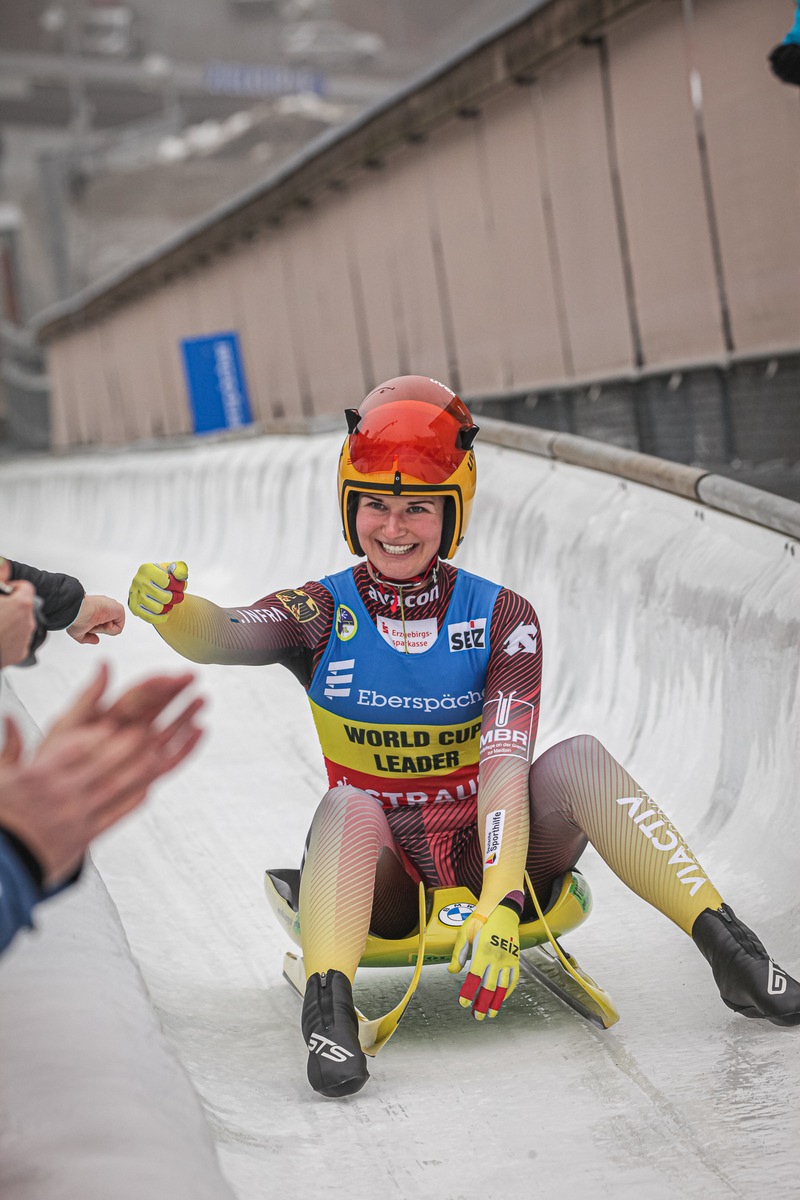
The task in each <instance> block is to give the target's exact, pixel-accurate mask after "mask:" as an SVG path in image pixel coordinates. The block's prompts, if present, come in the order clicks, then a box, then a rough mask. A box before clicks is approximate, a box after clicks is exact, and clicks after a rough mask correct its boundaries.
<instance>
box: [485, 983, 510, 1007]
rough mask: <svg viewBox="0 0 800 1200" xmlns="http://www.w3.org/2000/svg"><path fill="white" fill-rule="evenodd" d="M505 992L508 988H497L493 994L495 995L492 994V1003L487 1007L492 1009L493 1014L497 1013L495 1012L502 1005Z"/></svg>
mask: <svg viewBox="0 0 800 1200" xmlns="http://www.w3.org/2000/svg"><path fill="white" fill-rule="evenodd" d="M507 991H508V988H504V987H499V988H498V989H497V990H496V992H495V994H494V996H493V998H492V1003H491V1004H490V1005H489V1008H491V1009H493V1010H494V1011H495V1012H497V1011H498V1010H499V1008H500V1005H501V1004H502V1003H503V1001H504V1000H505V998H506V992H507Z"/></svg>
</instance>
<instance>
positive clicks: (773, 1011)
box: [692, 904, 800, 1025]
mask: <svg viewBox="0 0 800 1200" xmlns="http://www.w3.org/2000/svg"><path fill="white" fill-rule="evenodd" d="M692 938H693V940H694V942H695V945H696V946H697V947H698V949H699V950H700V953H701V954H702V955H703V957H704V958H706V959H707V960H708V962H709V963H710V964H711V970H712V972H713V974H714V979H715V981H716V984H717V987H718V988H719V992H720V995H721V996H722V999H723V1000H724V1002H725V1003H726V1004H727V1006H728V1008H732V1009H733V1010H734V1012H738V1013H742V1015H743V1016H745V1017H764V1018H766V1020H768V1021H772V1023H773V1024H774V1025H800V983H797V981H796V980H794V979H792V977H791V975H787V974H786V972H785V971H783V970H782V969H781V968H780V967H779V966H777V965H776V964H775V963H774V962H773V961H772V959H771V958H770V956H769V955H768V954H767V952H766V950H765V949H764V947H763V946H762V945H761V942H760V941H759V940H758V938H757V937H756V935H755V934H754V933H753V931H752V929H748V928H747V926H746V925H744V924H742V922H741V921H740V920H739V918H738V917H737V916H736V914H735V913H734V912H733V910H732V909H730V908H729V907H728V905H727V904H723V905H722V906H721V907H720V908H718V909H710V908H707V909H706V910H705V912H702V913H700V916H699V917H698V918H697V919H696V921H695V923H694V925H693V926H692Z"/></svg>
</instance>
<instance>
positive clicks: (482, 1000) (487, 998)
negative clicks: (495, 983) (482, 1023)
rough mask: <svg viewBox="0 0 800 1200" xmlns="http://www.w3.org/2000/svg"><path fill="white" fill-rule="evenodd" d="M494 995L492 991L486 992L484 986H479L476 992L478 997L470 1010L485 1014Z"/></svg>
mask: <svg viewBox="0 0 800 1200" xmlns="http://www.w3.org/2000/svg"><path fill="white" fill-rule="evenodd" d="M494 995H495V993H494V992H487V990H486V988H481V990H480V991H479V992H478V999H477V1000H476V1001H475V1003H474V1004H473V1006H472V1011H473V1012H479V1013H483V1014H484V1015H485V1014H486V1013H487V1012H488V1011H489V1009H490V1008H491V1006H492V1000H493V999H494Z"/></svg>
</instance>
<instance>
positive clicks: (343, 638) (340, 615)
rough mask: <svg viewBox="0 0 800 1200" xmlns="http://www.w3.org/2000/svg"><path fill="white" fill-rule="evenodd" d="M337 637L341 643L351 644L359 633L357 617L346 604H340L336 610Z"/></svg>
mask: <svg viewBox="0 0 800 1200" xmlns="http://www.w3.org/2000/svg"><path fill="white" fill-rule="evenodd" d="M335 627H336V636H337V638H338V639H339V641H340V642H349V641H350V638H351V637H354V636H355V634H356V633H357V631H358V621H357V620H356V615H355V613H354V612H353V610H352V609H351V608H348V607H347V605H346V604H340V605H339V607H338V608H337V610H336V621H335Z"/></svg>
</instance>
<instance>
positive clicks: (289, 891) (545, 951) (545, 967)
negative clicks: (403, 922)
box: [264, 869, 619, 1055]
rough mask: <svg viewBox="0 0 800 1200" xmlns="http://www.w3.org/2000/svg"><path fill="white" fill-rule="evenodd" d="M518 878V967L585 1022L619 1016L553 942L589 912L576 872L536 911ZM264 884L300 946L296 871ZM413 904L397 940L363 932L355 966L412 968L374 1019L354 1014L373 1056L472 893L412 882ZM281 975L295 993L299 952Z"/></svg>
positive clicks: (437, 959)
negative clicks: (525, 905)
mask: <svg viewBox="0 0 800 1200" xmlns="http://www.w3.org/2000/svg"><path fill="white" fill-rule="evenodd" d="M526 883H527V885H528V888H529V890H530V893H531V896H532V898H533V901H534V905H535V906H536V909H537V915H536V918H535V919H531V920H523V921H522V922H521V923H520V928H519V937H520V947H521V949H522V951H526V950H531V951H532V953H531V954H530V955H529V956H526V955H525V954H521V955H520V963H521V967H522V969H523V970H524V971H526V973H528V974H529V975H532V976H533V977H534V978H535V979H537V980H538V982H539V983H541V984H543V986H545V987H547V988H548V989H549V990H550V991H552V992H554V993H555V994H556V995H557V996H559V997H560V999H562V1000H563V1001H564V1002H565V1003H566V1004H568V1005H569V1006H570V1007H571V1008H574V1009H576V1010H577V1011H578V1012H580V1013H581V1014H582V1015H583V1016H585V1017H586V1018H587V1019H588V1020H590V1021H592V1022H594V1023H595V1024H596V1025H599V1026H600V1027H601V1028H608V1027H609V1026H610V1025H613V1024H614V1022H615V1021H617V1020H618V1019H619V1014H618V1013H617V1011H616V1008H615V1007H614V1004H613V1002H612V1001H611V999H610V997H609V996H608V995H607V993H606V992H604V991H603V989H602V988H599V987H598V986H597V984H596V983H595V982H594V980H592V979H591V977H590V976H588V975H587V974H586V973H585V972H584V971H582V970H581V968H580V967H579V966H578V964H577V962H576V961H575V959H574V958H573V956H572V955H570V954H568V953H566V952H565V951H564V949H563V947H561V946H560V945H559V944H558V941H557V939H558V938H559V937H560V936H561V935H562V934H564V933H568V932H569V931H570V930H572V929H577V927H578V926H579V925H581V924H583V922H584V921H585V920H586V918H587V917H588V916H589V913H590V911H591V907H592V896H591V891H590V888H589V885H588V883H587V881H586V879H585V878H584V876H583V875H581V874H580V872H579V871H576V870H572V871H567V872H566V874H565V875H563V876H562V877H561V878H560V879H559V880H557V881H556V884H555V885H554V887H553V890H552V893H551V896H550V900H549V903H548V905H547V908H546V909H544V910H543V909H542V908H541V906H540V905H539V902H538V900H537V898H536V896H535V894H534V893H533V888H532V886H531V883H530V880H529V879H528V878H527V876H526ZM264 887H265V890H266V893H267V899H268V900H269V903H270V906H271V908H272V911H273V912H274V913H275V915H276V916H277V918H278V920H279V921H280V922H281V924H282V925H283V926H284V927H285V928H286V931H287V933H288V934H289V936H290V938H291V939H292V941H293V942H294V943H295V944H296V945H297V946H300V945H301V940H300V916H299V913H298V902H299V895H300V872H299V871H298V870H291V869H286V870H269V871H267V872H266V874H265V877H264ZM419 902H420V909H419V920H418V922H417V925H416V926H415V928H414V929H412V930H410V931H409V933H408V934H407V935H406V936H405V937H402V938H395V939H387V938H380V937H376V936H375V935H374V934H372V933H371V934H369V936H368V937H367V944H366V946H365V948H364V953H363V955H362V958H361V962H360V963H359V967H405V966H413V967H414V968H415V970H414V975H413V977H412V980H411V983H410V984H409V986H408V989H407V990H406V993H405V995H404V996H403V998H402V1000H401V1001H400V1003H399V1004H397V1005H396V1006H395V1008H393V1009H392V1010H391V1012H389V1013H386V1015H385V1016H383V1017H378V1018H375V1019H374V1020H368V1019H367V1018H366V1017H365V1016H364V1015H363V1014H362V1013H360V1012H359V1014H358V1016H359V1022H360V1024H359V1040H360V1042H361V1046H362V1049H363V1050H364V1053H365V1054H371V1055H375V1054H377V1052H378V1050H380V1048H381V1046H384V1045H385V1044H386V1042H387V1041H388V1040H389V1038H390V1037H391V1036H392V1034H393V1033H394V1031H395V1029H396V1028H397V1025H398V1022H399V1021H400V1018H401V1017H402V1015H403V1013H404V1012H405V1010H406V1007H407V1006H408V1003H409V1001H410V999H411V997H412V995H413V994H414V991H415V990H416V987H417V984H418V982H419V977H420V974H421V971H422V967H423V966H424V965H426V964H429V963H449V962H450V958H451V956H452V953H453V945H454V943H455V939H456V934H457V933H458V930H459V929H460V927H461V926H462V925H463V924H464V922H465V921H466V920H467V919H468V918H469V916H470V914H471V913H472V910H473V909H474V907H475V904H476V898H475V896H473V894H472V893H471V892H470V891H469V889H468V888H464V887H453V888H430V889H428V891H427V892H426V891H425V889H424V887H423V885H422V884H420V899H419ZM283 974H284V977H285V978H286V979H287V980H288V982H289V983H290V984H291V985H292V987H293V988H294V989H295V991H297V993H298V994H299V995H300V996H302V995H303V993H304V991H305V982H306V977H305V970H304V968H303V960H302V958H301V957H300V956H299V955H297V954H293V953H292V952H291V951H289V952H287V954H286V956H285V958H284V965H283Z"/></svg>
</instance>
